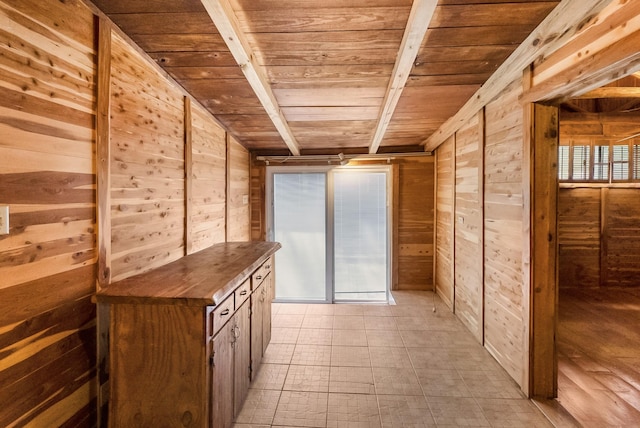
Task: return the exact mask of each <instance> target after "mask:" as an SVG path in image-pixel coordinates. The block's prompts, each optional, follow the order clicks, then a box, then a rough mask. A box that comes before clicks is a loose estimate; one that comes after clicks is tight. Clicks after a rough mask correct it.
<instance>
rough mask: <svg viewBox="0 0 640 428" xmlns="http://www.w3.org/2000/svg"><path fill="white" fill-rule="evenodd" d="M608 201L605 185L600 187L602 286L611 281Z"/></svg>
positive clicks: (607, 189)
mask: <svg viewBox="0 0 640 428" xmlns="http://www.w3.org/2000/svg"><path fill="white" fill-rule="evenodd" d="M610 169H611V168H610ZM608 202H609V188H607V187H603V188H602V189H600V287H606V286H607V283H608V282H609V263H608V257H609V245H608V243H609V239H608V237H607V234H608V233H609V231H608V229H607V219H608V213H607V211H608V208H609V207H608V205H609V204H608Z"/></svg>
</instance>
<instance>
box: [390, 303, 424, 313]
mask: <svg viewBox="0 0 640 428" xmlns="http://www.w3.org/2000/svg"><path fill="white" fill-rule="evenodd" d="M389 308H390V309H391V314H392V315H393V316H394V317H412V316H413V317H421V316H422V314H423V313H424V312H425V311H426V308H425V306H424V305H423V304H418V303H416V302H413V304H397V305H395V306H389Z"/></svg>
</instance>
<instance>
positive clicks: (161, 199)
mask: <svg viewBox="0 0 640 428" xmlns="http://www.w3.org/2000/svg"><path fill="white" fill-rule="evenodd" d="M111 73H112V76H111V99H112V105H111V156H112V158H111V186H112V187H111V204H112V205H111V231H112V235H111V243H112V247H111V249H112V256H111V260H112V266H111V268H112V280H113V281H117V280H119V279H123V278H127V277H129V276H132V275H135V274H138V273H141V272H144V271H148V270H151V269H153V268H156V267H158V266H162V265H164V264H167V263H169V262H171V261H174V260H177V259H179V258H180V257H182V256H183V255H184V252H185V250H184V215H185V210H184V110H183V105H184V101H183V95H182V92H181V91H180V90H179V89H178V88H177V87H175V86H172V85H171V84H170V83H169V82H168V81H167V80H166V78H165V77H164V76H162V75H161V74H160V73H159V72H158V71H157V70H156V69H155V68H154V67H152V66H151V65H150V64H149V63H148V62H147V61H145V59H144V58H142V57H141V56H140V55H139V54H138V52H137V51H136V50H135V49H134V48H132V47H131V46H130V45H129V44H128V43H127V42H126V41H124V40H122V39H121V38H120V37H118V36H114V38H113V41H112V60H111Z"/></svg>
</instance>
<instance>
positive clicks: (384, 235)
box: [267, 167, 391, 302]
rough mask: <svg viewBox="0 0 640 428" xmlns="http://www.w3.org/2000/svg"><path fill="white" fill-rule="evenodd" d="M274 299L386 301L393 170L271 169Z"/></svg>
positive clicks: (268, 181)
mask: <svg viewBox="0 0 640 428" xmlns="http://www.w3.org/2000/svg"><path fill="white" fill-rule="evenodd" d="M267 171H268V173H267V184H268V186H267V190H268V192H267V193H268V195H269V196H270V199H269V204H268V207H269V208H270V209H269V210H268V211H269V213H268V223H269V224H270V228H269V238H270V239H272V240H274V241H278V242H280V243H281V244H282V249H281V250H280V251H278V253H276V263H277V266H278V267H277V275H276V300H278V301H321V302H331V301H367V302H386V301H387V297H388V289H389V279H390V274H389V272H390V266H389V260H390V247H389V242H390V227H389V224H390V214H389V213H390V203H389V202H390V195H389V190H388V189H390V176H391V174H390V168H388V167H376V168H353V167H346V168H321V169H318V168H311V167H306V168H300V169H293V167H287V168H278V167H273V168H268V170H267Z"/></svg>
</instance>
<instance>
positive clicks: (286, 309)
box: [278, 303, 309, 315]
mask: <svg viewBox="0 0 640 428" xmlns="http://www.w3.org/2000/svg"><path fill="white" fill-rule="evenodd" d="M308 307H309V305H307V304H306V303H287V304H281V306H280V309H279V310H278V314H279V315H282V314H297V315H304V314H306V313H307V308H308Z"/></svg>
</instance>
